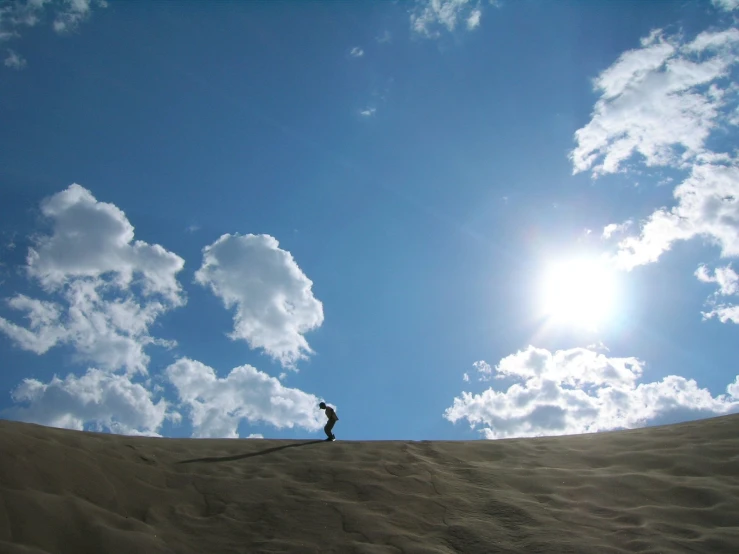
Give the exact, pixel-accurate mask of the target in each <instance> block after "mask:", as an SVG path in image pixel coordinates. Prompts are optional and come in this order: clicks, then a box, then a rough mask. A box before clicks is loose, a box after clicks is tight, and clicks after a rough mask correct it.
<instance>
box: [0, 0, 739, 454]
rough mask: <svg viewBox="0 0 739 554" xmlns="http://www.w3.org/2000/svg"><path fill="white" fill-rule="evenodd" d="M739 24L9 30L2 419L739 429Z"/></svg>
mask: <svg viewBox="0 0 739 554" xmlns="http://www.w3.org/2000/svg"><path fill="white" fill-rule="evenodd" d="M738 7H739V2H737V1H735V0H714V1H713V2H711V1H709V0H706V1H693V2H670V3H668V2H586V1H580V2H577V1H572V2H536V1H533V0H532V1H523V0H521V1H514V0H501V1H498V2H482V1H480V2H475V1H474V0H469V1H463V0H434V1H427V0H424V1H420V0H419V1H416V2H395V3H390V2H375V3H370V2H367V3H361V4H360V3H354V2H345V3H337V2H331V3H328V2H327V3H319V2H294V3H289V2H280V3H278V2H274V3H272V2H258V3H257V2H201V3H196V2H181V3H180V2H116V1H110V2H107V3H106V2H99V1H98V2H96V1H94V0H93V1H91V0H71V1H61V0H35V1H29V2H26V1H23V2H12V1H11V2H7V3H5V4H3V5H2V7H0V50H1V53H2V58H3V60H4V64H3V66H2V67H0V121H2V125H1V126H0V144H2V145H3V146H2V149H0V239H1V245H0V358H1V359H2V360H3V363H2V372H1V373H0V413H1V414H2V417H5V418H9V419H19V420H26V421H33V422H38V423H43V424H46V425H54V426H59V427H69V428H74V429H92V430H105V431H112V432H116V433H130V434H148V435H155V434H159V435H164V436H178V437H181V436H197V437H237V436H241V437H248V436H250V435H254V436H264V437H268V438H296V437H311V436H321V434H322V431H321V427H322V425H323V422H324V421H325V417H324V416H323V414H322V412H320V411H319V410H318V408H317V406H316V404H317V403H318V402H319V401H320V400H325V401H327V402H328V403H329V404H331V405H334V406H336V407H337V411H338V414H339V416H340V418H341V421H340V422H339V424H338V425H337V426H336V428H335V433H336V434H337V436H338V437H339V438H341V439H352V440H379V439H409V440H418V439H478V438H490V439H496V438H508V437H519V436H537V435H559V434H568V433H582V432H592V431H605V430H610V429H620V428H631V427H639V426H644V425H652V424H660V423H670V422H675V421H682V420H687V419H694V418H699V417H708V416H713V415H721V414H725V413H731V412H736V411H739V375H737V374H738V373H739V369H738V368H737V365H736V359H737V355H738V354H739V347H738V346H737V344H739V341H737V325H738V324H739V299H738V298H737V296H738V295H739V278H738V277H737V273H736V272H737V271H738V270H737V269H736V260H735V258H737V257H739V157H738V154H737V137H738V136H739V134H738V133H737V126H739V111H738V110H737V106H738V102H737V100H739V97H738V94H737V93H738V92H739V89H737V87H736V85H735V83H736V77H737V74H738V73H739V29H738V28H737V27H738V26H737V17H738V16H739V11H737V8H738Z"/></svg>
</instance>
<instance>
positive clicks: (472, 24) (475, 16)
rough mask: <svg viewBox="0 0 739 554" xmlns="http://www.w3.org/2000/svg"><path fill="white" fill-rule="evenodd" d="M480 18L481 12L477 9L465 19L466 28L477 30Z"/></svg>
mask: <svg viewBox="0 0 739 554" xmlns="http://www.w3.org/2000/svg"><path fill="white" fill-rule="evenodd" d="M481 17H482V11H481V10H480V9H479V8H475V9H474V10H472V13H470V15H469V17H468V18H467V28H468V29H470V30H472V29H477V28H478V27H479V26H480V18H481Z"/></svg>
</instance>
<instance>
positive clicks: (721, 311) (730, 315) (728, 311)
mask: <svg viewBox="0 0 739 554" xmlns="http://www.w3.org/2000/svg"><path fill="white" fill-rule="evenodd" d="M703 317H704V318H706V319H711V318H714V317H715V318H716V319H718V320H719V321H720V322H721V323H728V322H731V323H736V324H737V325H739V305H726V304H722V305H719V306H716V307H715V308H714V309H712V310H711V311H708V312H703Z"/></svg>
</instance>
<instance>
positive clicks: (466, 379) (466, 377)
mask: <svg viewBox="0 0 739 554" xmlns="http://www.w3.org/2000/svg"><path fill="white" fill-rule="evenodd" d="M462 381H464V382H465V383H469V382H470V374H469V373H467V372H465V373H463V374H462Z"/></svg>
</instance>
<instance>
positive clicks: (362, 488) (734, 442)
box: [0, 415, 739, 554]
mask: <svg viewBox="0 0 739 554" xmlns="http://www.w3.org/2000/svg"><path fill="white" fill-rule="evenodd" d="M0 495H1V496H2V502H0V552H3V553H8V554H32V553H33V554H40V553H79V554H83V553H94V554H100V553H107V552H110V553H136V554H143V553H147V554H148V553H211V552H212V553H230V552H240V553H247V552H337V553H353V552H356V553H367V554H380V553H438V554H441V553H454V552H464V553H477V552H481V553H482V552H486V553H488V552H517V553H518V552H520V553H527V554H530V553H534V552H542V553H544V552H546V553H549V552H555V553H556V552H568V553H581V552H582V553H627V552H629V553H631V552H643V553H666V552H711V553H729V552H732V553H736V552H739V415H731V416H724V417H719V418H713V419H709V420H703V421H698V422H690V423H683V424H678V425H670V426H664V427H653V428H646V429H637V430H631V431H619V432H612V433H601V434H594V435H578V436H567V437H556V438H538V439H516V440H500V441H483V440H481V441H460V442H429V441H422V442H403V441H388V442H382V441H378V442H352V441H338V442H334V443H326V442H323V441H320V440H313V439H306V440H304V441H286V440H232V439H166V438H146V437H129V436H118V435H109V434H102V433H88V432H80V431H69V430H63V429H54V428H49V427H43V426H38V425H33V424H27V423H19V422H12V421H0Z"/></svg>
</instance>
